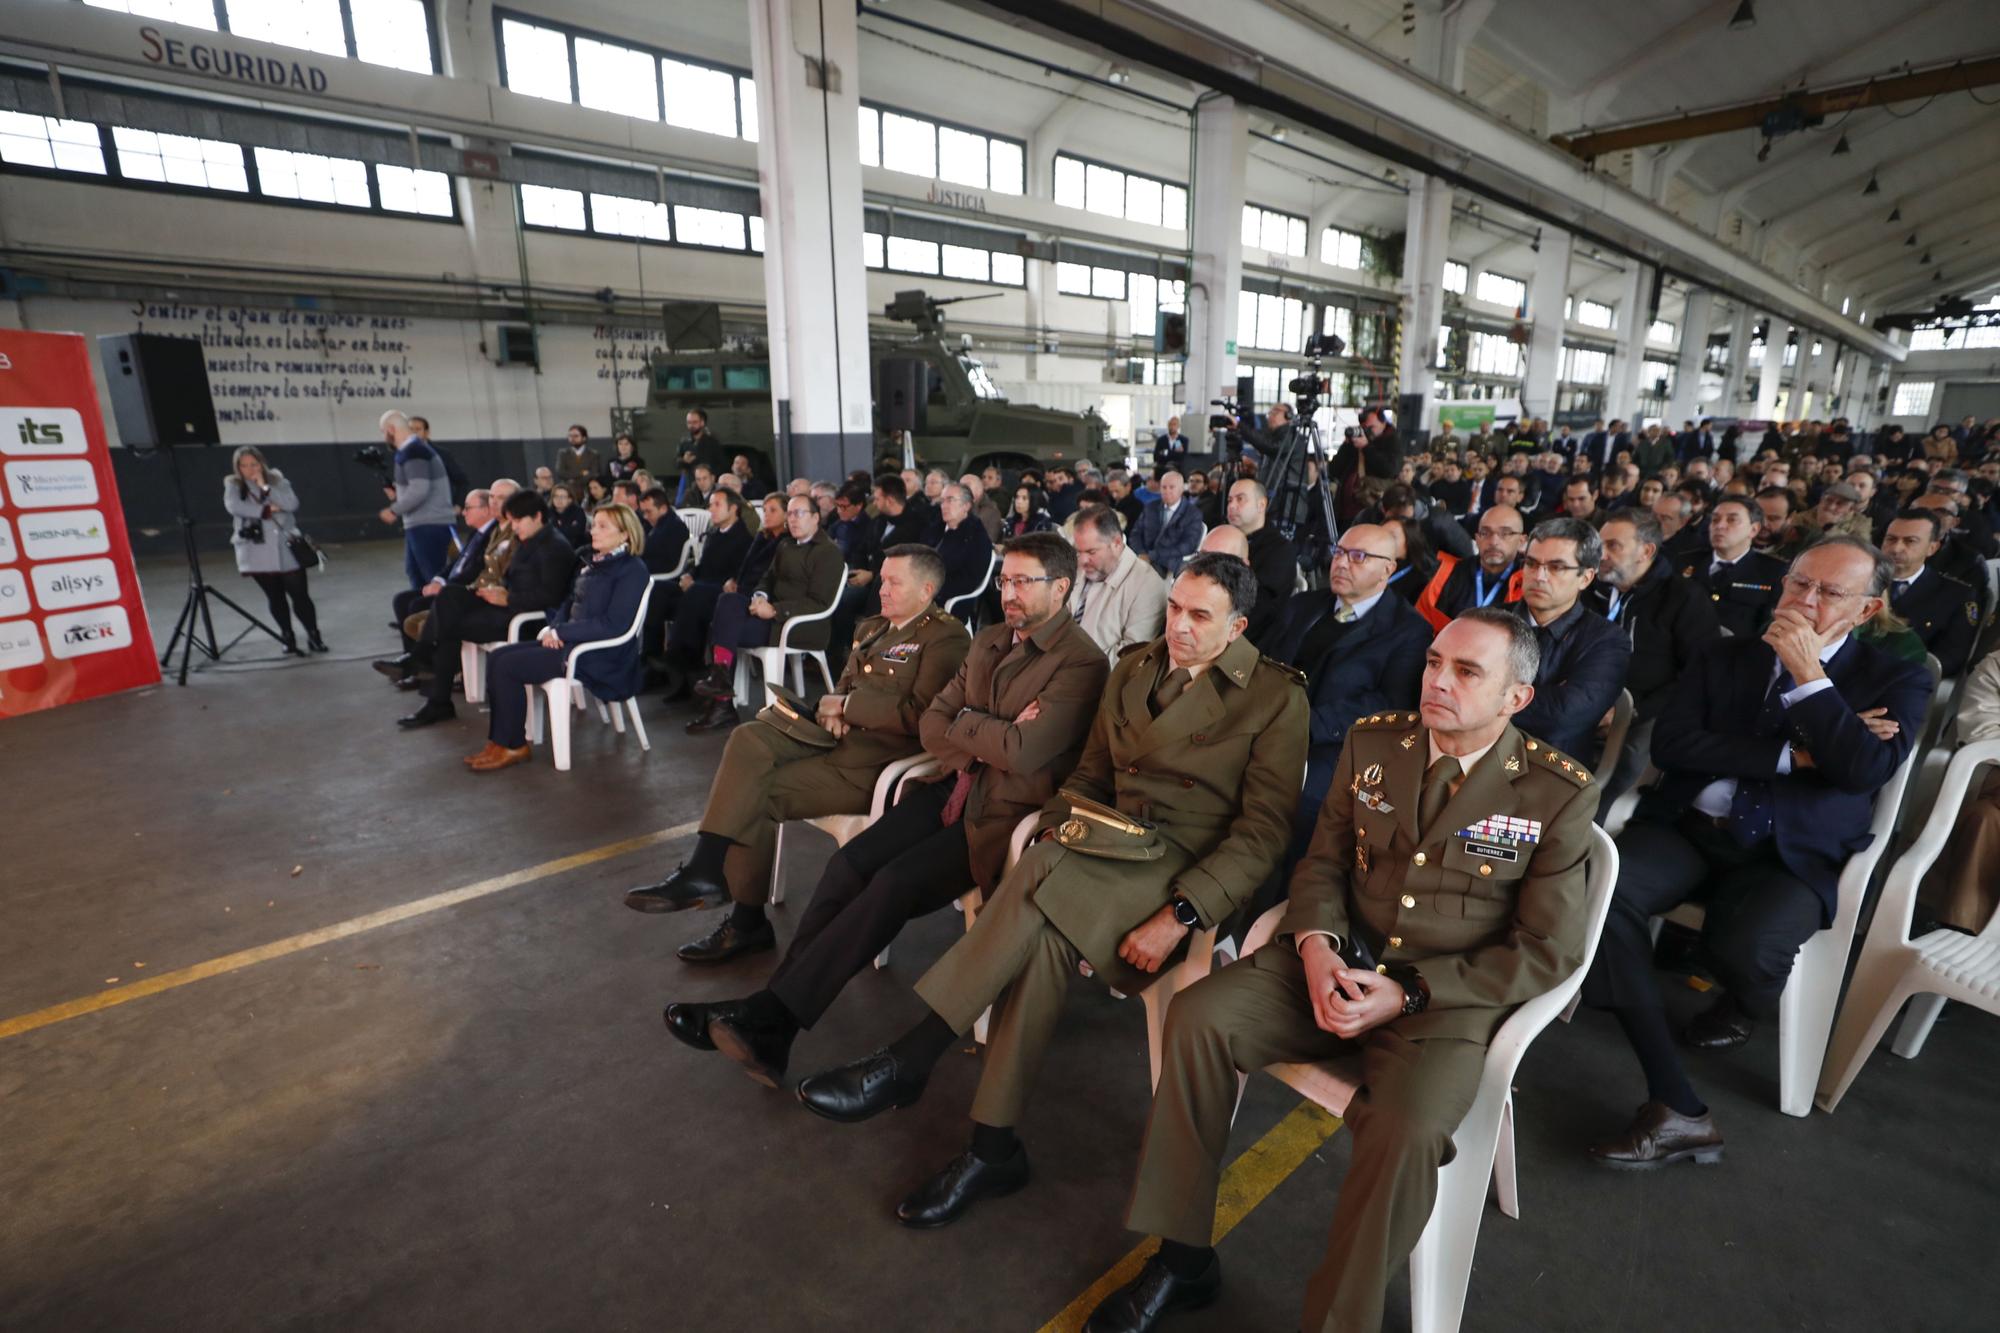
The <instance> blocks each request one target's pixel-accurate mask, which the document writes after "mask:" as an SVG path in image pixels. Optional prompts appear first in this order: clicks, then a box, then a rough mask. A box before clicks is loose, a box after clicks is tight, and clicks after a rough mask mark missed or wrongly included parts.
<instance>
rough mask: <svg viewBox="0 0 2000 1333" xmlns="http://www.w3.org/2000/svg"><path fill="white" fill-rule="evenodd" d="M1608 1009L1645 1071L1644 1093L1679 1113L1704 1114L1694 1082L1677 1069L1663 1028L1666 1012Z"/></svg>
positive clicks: (1624, 1007) (1678, 1061) (1676, 1054)
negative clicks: (1623, 1031)
mask: <svg viewBox="0 0 2000 1333" xmlns="http://www.w3.org/2000/svg"><path fill="white" fill-rule="evenodd" d="M1611 1012H1612V1013H1614V1014H1616V1015H1617V1016H1618V1026H1620V1027H1622V1028H1624V1029H1625V1040H1627V1041H1629V1042H1631V1043H1632V1052H1633V1054H1635V1055H1637V1056H1638V1057H1639V1067H1640V1068H1641V1069H1644V1070H1645V1071H1646V1095H1647V1096H1648V1097H1651V1098H1652V1099H1653V1100H1654V1101H1656V1102H1665V1103H1666V1104H1667V1105H1668V1106H1671V1107H1672V1108H1673V1109H1674V1110H1676V1111H1679V1112H1680V1113H1681V1114H1682V1115H1695V1116H1699V1115H1707V1114H1708V1106H1707V1104H1706V1103H1704V1102H1703V1101H1702V1099H1701V1098H1700V1097H1699V1096H1697V1095H1696V1094H1695V1090H1694V1084H1692V1083H1690V1082H1688V1076H1687V1071H1686V1070H1684V1069H1682V1068H1681V1056H1680V1052H1679V1051H1677V1050H1675V1049H1674V1037H1673V1034H1672V1033H1671V1032H1669V1031H1668V1030H1667V1015H1666V1011H1665V1010H1662V1009H1651V1008H1642V1007H1640V1006H1637V1005H1620V1006H1618V1007H1617V1008H1615V1009H1613V1010H1612V1011H1611Z"/></svg>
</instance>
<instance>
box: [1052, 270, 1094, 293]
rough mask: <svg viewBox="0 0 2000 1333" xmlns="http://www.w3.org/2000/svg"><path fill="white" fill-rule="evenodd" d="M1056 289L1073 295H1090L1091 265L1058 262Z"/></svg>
mask: <svg viewBox="0 0 2000 1333" xmlns="http://www.w3.org/2000/svg"><path fill="white" fill-rule="evenodd" d="M1056 290H1057V291H1059V292H1068V293H1069V294H1070V295H1072V296H1088V295H1090V265H1088V264H1069V263H1060V262H1059V263H1057V265H1056Z"/></svg>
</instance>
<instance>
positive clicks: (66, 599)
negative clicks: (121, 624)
mask: <svg viewBox="0 0 2000 1333" xmlns="http://www.w3.org/2000/svg"><path fill="white" fill-rule="evenodd" d="M34 576H35V600H36V601H37V602H39V603H41V607H42V610H44V611H63V610H67V609H68V608H70V607H72V606H94V605H96V604H97V603H98V602H115V601H117V600H118V567H117V566H116V565H113V564H112V563H111V562H110V561H109V560H72V561H69V562H68V563H67V564H61V565H36V566H35V569H34Z"/></svg>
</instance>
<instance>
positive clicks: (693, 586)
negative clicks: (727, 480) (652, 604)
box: [666, 486, 752, 699]
mask: <svg viewBox="0 0 2000 1333" xmlns="http://www.w3.org/2000/svg"><path fill="white" fill-rule="evenodd" d="M751 540H752V539H751V536H750V529H749V526H748V525H747V524H746V523H745V522H744V521H743V497H742V496H740V495H738V494H737V493H736V492H734V491H731V490H725V489H723V488H722V487H719V486H718V487H717V488H716V489H715V491H714V493H713V494H711V495H710V496H709V497H708V532H707V535H705V536H704V537H703V538H702V541H701V557H700V559H698V560H696V561H695V563H694V568H693V569H692V570H690V571H689V572H688V573H686V574H683V575H681V583H680V589H681V595H680V599H679V601H678V602H677V603H676V604H675V606H674V619H673V623H672V624H671V625H669V626H668V627H667V645H666V658H667V698H669V699H684V698H686V697H687V693H688V688H689V687H690V686H691V685H693V683H694V673H695V672H696V671H697V670H698V669H699V668H700V666H701V656H702V652H703V650H704V649H706V648H707V647H708V625H709V621H711V620H712V619H714V617H715V600H716V598H718V597H720V596H722V590H723V588H725V587H726V586H728V585H729V584H730V583H731V582H733V581H734V580H735V578H736V576H737V574H738V573H739V572H740V571H741V570H742V568H743V562H744V560H745V558H746V557H748V556H749V554H750V544H751Z"/></svg>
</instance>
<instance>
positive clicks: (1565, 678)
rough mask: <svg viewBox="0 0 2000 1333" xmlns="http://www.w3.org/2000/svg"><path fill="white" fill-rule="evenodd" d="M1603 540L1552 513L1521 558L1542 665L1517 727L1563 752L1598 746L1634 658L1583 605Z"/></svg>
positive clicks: (1524, 604)
mask: <svg viewBox="0 0 2000 1333" xmlns="http://www.w3.org/2000/svg"><path fill="white" fill-rule="evenodd" d="M1603 558H1604V546H1603V543H1602V542H1601V541H1600V539H1599V538H1598V535H1597V533H1596V531H1595V530H1593V529H1592V528H1591V526H1590V524H1588V523H1586V522H1584V521H1583V520H1582V519H1578V518H1552V519H1548V520H1546V521H1545V522H1543V523H1541V524H1540V525H1539V526H1537V527H1536V528H1535V530H1534V531H1533V532H1532V533H1530V534H1529V535H1528V549H1527V553H1526V554H1524V555H1523V556H1522V557H1521V605H1520V606H1519V608H1517V609H1518V610H1519V611H1520V612H1521V613H1522V614H1523V615H1525V616H1526V617H1527V619H1528V623H1529V624H1530V625H1531V626H1533V628H1534V632H1535V641H1536V643H1537V644H1538V645H1539V646H1540V648H1541V650H1542V652H1541V660H1542V664H1541V667H1540V669H1538V670H1537V671H1536V672H1535V697H1534V698H1533V699H1531V700H1529V702H1528V705H1527V706H1526V707H1525V708H1523V709H1522V710H1521V711H1520V713H1518V714H1517V715H1516V716H1515V718H1514V725H1515V726H1517V727H1519V728H1520V729H1521V730H1523V731H1525V732H1527V733H1528V734H1529V735H1530V736H1533V737H1535V738H1536V739H1537V740H1541V741H1545V742H1547V743H1548V744H1550V745H1553V746H1555V747H1556V748H1557V749H1558V750H1561V751H1563V752H1564V753H1565V754H1570V755H1576V756H1579V757H1580V756H1582V755H1586V754H1591V753H1593V752H1594V751H1595V750H1596V748H1597V747H1596V745H1595V743H1594V742H1593V740H1592V737H1593V736H1595V735H1596V732H1597V727H1598V723H1599V721H1600V720H1601V719H1602V718H1604V716H1605V715H1606V714H1608V713H1609V712H1610V711H1611V709H1612V707H1613V706H1614V705H1615V704H1617V702H1618V691H1620V690H1622V689H1624V688H1625V674H1626V671H1627V669H1628V668H1629V667H1630V665H1631V661H1632V644H1631V642H1630V641H1629V640H1628V639H1627V638H1626V637H1625V635H1624V634H1623V633H1622V632H1621V631H1620V630H1619V629H1618V627H1617V626H1615V625H1613V624H1612V623H1611V622H1610V621H1608V620H1606V619H1605V618H1604V617H1603V616H1600V615H1598V614H1597V613H1596V612H1594V611H1592V610H1590V609H1589V608H1588V607H1586V606H1585V605H1584V604H1583V600H1582V598H1583V592H1584V590H1585V589H1586V588H1588V587H1589V586H1590V585H1591V584H1592V583H1593V582H1595V581H1596V579H1597V569H1598V565H1599V564H1600V563H1601V562H1602V561H1603Z"/></svg>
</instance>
